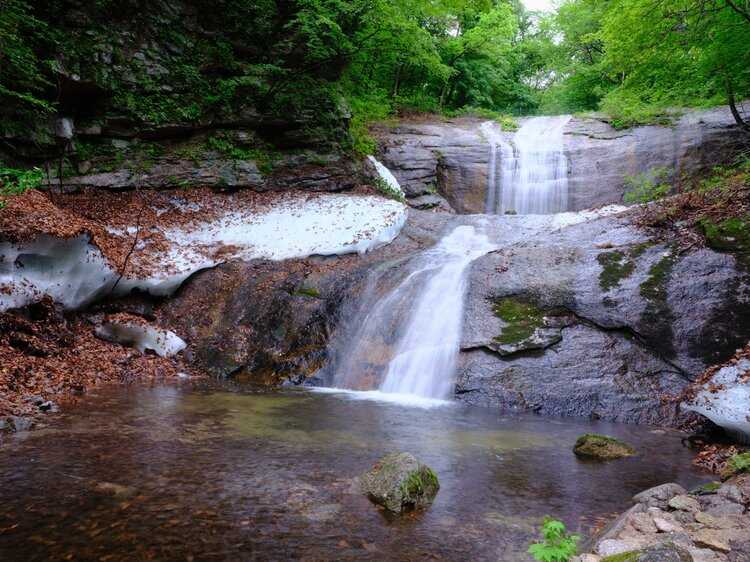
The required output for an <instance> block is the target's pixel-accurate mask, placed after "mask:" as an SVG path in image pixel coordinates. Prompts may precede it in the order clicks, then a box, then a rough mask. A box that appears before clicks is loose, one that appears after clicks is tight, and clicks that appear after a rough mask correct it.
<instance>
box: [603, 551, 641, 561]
mask: <svg viewBox="0 0 750 562" xmlns="http://www.w3.org/2000/svg"><path fill="white" fill-rule="evenodd" d="M640 553H641V552H640V551H639V550H631V551H630V552H621V553H620V554H613V555H612V556H605V557H604V558H602V562H638V556H639V555H640Z"/></svg>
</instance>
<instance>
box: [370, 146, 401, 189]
mask: <svg viewBox="0 0 750 562" xmlns="http://www.w3.org/2000/svg"><path fill="white" fill-rule="evenodd" d="M367 159H368V160H369V161H370V162H372V165H373V166H375V170H376V171H377V172H378V175H379V176H380V178H381V179H382V180H383V181H384V182H385V183H386V185H388V187H390V188H391V190H393V191H394V192H395V193H397V194H399V195H401V197H404V196H405V195H404V190H403V189H401V184H400V183H398V180H397V179H396V176H394V175H393V173H392V172H391V171H390V170H389V169H388V168H387V167H386V166H385V165H384V164H383V163H382V162H380V160H378V159H377V158H375V157H374V156H368V157H367Z"/></svg>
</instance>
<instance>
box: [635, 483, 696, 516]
mask: <svg viewBox="0 0 750 562" xmlns="http://www.w3.org/2000/svg"><path fill="white" fill-rule="evenodd" d="M686 493H687V491H686V490H685V488H683V487H682V486H680V485H679V484H675V483H674V482H670V483H668V484H661V485H659V486H654V487H653V488H649V489H648V490H644V491H643V492H640V493H638V494H636V495H635V496H633V501H634V502H636V503H640V504H643V505H646V506H648V507H658V508H660V509H665V508H666V507H667V504H668V502H669V500H671V499H672V498H674V497H675V496H681V495H685V494H686Z"/></svg>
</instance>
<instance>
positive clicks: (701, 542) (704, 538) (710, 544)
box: [692, 529, 731, 552]
mask: <svg viewBox="0 0 750 562" xmlns="http://www.w3.org/2000/svg"><path fill="white" fill-rule="evenodd" d="M692 538H693V541H695V544H696V545H697V546H701V547H705V548H710V549H711V550H718V551H721V552H729V551H730V550H731V547H730V546H729V541H728V540H727V539H726V537H725V536H724V535H723V534H722V533H721V532H720V531H717V530H714V529H701V530H700V531H698V532H697V533H694V534H693V536H692Z"/></svg>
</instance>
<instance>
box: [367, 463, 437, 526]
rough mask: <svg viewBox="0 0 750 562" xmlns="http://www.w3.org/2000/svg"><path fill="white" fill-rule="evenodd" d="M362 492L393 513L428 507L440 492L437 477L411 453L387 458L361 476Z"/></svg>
mask: <svg viewBox="0 0 750 562" xmlns="http://www.w3.org/2000/svg"><path fill="white" fill-rule="evenodd" d="M360 486H361V489H362V491H363V492H364V493H365V494H367V496H368V497H369V498H370V499H371V500H372V501H373V502H375V503H376V504H378V505H382V506H383V507H385V508H386V509H387V510H388V511H392V512H393V513H402V512H403V511H405V510H409V509H420V508H424V507H427V506H428V505H430V504H431V503H432V500H433V499H434V498H435V496H436V495H437V493H438V490H439V489H440V484H439V483H438V479H437V476H436V475H435V473H434V472H433V471H432V469H430V468H429V467H428V466H426V465H424V464H422V463H420V462H419V461H418V460H417V459H416V457H414V455H412V454H411V453H392V454H390V455H387V456H386V457H383V458H382V459H381V460H380V461H379V462H378V463H377V464H376V465H375V466H374V467H373V468H372V469H371V470H370V471H369V472H367V473H365V474H363V475H362V476H361V477H360Z"/></svg>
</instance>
